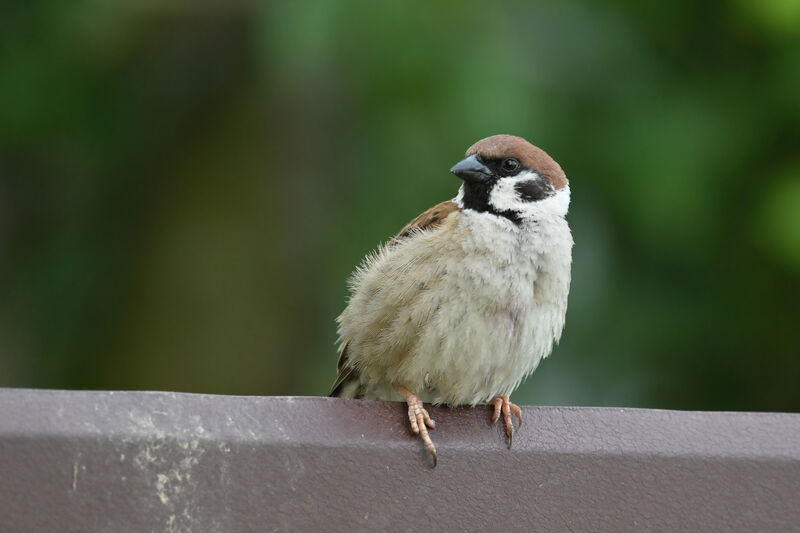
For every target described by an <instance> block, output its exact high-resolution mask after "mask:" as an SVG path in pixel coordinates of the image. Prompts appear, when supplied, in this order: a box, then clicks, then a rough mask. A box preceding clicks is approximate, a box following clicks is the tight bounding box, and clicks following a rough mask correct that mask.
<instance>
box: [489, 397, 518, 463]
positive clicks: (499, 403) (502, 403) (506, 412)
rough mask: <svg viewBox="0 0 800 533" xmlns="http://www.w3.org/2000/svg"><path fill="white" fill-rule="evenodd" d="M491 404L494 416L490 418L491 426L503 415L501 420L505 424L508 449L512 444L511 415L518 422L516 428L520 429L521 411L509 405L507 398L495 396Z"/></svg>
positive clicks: (512, 427) (512, 428)
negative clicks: (512, 414)
mask: <svg viewBox="0 0 800 533" xmlns="http://www.w3.org/2000/svg"><path fill="white" fill-rule="evenodd" d="M492 403H493V404H494V415H493V416H492V424H494V423H496V422H497V421H498V420H499V419H500V413H503V420H504V421H505V423H506V436H507V437H508V449H509V450H510V449H511V445H512V444H513V442H514V424H513V422H512V421H511V413H514V415H515V416H516V417H517V420H518V421H519V424H518V426H519V427H522V410H521V409H520V408H519V407H518V406H516V405H514V404H513V403H511V401H510V400H509V399H508V396H497V397H496V398H495V399H494V400H493V401H492Z"/></svg>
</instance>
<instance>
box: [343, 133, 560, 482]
mask: <svg viewBox="0 0 800 533" xmlns="http://www.w3.org/2000/svg"><path fill="white" fill-rule="evenodd" d="M450 172H452V173H453V174H455V175H456V176H458V177H459V178H460V179H461V180H462V181H463V183H462V184H461V186H460V187H459V189H458V194H457V195H456V197H455V198H454V199H453V200H449V201H446V202H442V203H440V204H438V205H435V206H434V207H432V208H430V209H428V210H427V211H425V212H424V213H422V214H421V215H419V216H418V217H417V218H415V219H414V220H412V221H411V222H410V223H408V224H407V225H406V226H405V227H404V228H403V229H401V230H400V232H399V233H398V234H397V235H396V236H395V237H394V238H392V239H391V240H390V241H388V243H386V244H385V245H382V246H379V247H378V249H377V250H376V251H374V252H372V253H370V254H368V255H367V257H366V258H365V259H364V260H363V262H362V263H361V265H360V266H359V267H357V268H356V270H355V272H354V273H353V274H352V276H351V278H350V282H349V286H350V298H349V301H348V303H347V306H346V308H345V310H344V311H343V312H342V314H341V315H340V316H339V317H338V318H337V323H338V334H339V361H338V365H337V370H338V375H337V378H336V381H335V382H334V384H333V387H332V389H331V392H330V395H331V396H337V397H342V398H362V399H372V400H390V401H405V402H406V403H407V404H408V420H409V422H410V423H411V430H412V431H413V432H414V433H415V434H417V435H419V436H420V438H421V439H422V441H423V442H424V444H425V446H426V447H427V450H428V452H429V453H430V455H431V457H432V460H433V466H434V467H435V466H436V462H437V458H436V447H435V446H434V444H433V441H432V440H431V438H430V435H429V433H428V429H429V428H430V429H433V428H434V427H435V423H434V421H433V420H432V419H431V417H430V415H429V414H428V411H427V410H426V409H425V408H424V406H423V402H426V403H432V404H434V405H439V404H446V405H451V406H465V405H466V406H473V407H474V406H476V405H478V404H491V405H492V406H493V408H494V413H493V416H492V423H495V422H497V420H498V419H499V418H500V415H501V414H502V415H503V420H504V422H505V426H506V435H507V442H508V446H509V448H511V443H512V440H513V434H514V425H513V422H512V419H511V414H512V413H513V414H514V415H515V416H516V418H517V419H518V421H519V422H518V424H519V425H521V424H522V413H521V411H520V409H519V407H518V406H516V405H514V404H513V403H511V401H510V399H509V397H510V395H511V393H512V391H514V389H516V388H517V386H518V385H519V384H520V383H521V382H522V381H523V380H524V379H525V378H526V377H527V376H528V375H530V374H531V373H532V372H533V371H534V370H535V369H536V367H537V366H538V365H539V363H540V362H541V360H542V359H543V358H545V357H547V356H548V355H549V354H550V352H551V351H552V349H553V346H554V344H556V343H557V342H558V341H559V339H560V337H561V331H562V329H563V327H564V319H565V315H566V311H567V296H568V294H569V285H570V269H571V266H572V245H573V240H572V234H571V232H570V229H569V225H568V224H567V221H566V219H565V216H566V214H567V209H568V207H569V201H570V189H569V181H568V180H567V177H566V175H565V174H564V171H563V170H562V169H561V167H560V166H559V165H558V163H556V162H555V161H554V160H553V159H552V158H551V157H550V156H549V155H547V153H545V152H544V151H543V150H541V149H539V148H537V147H536V146H534V145H532V144H531V143H529V142H528V141H526V140H525V139H523V138H521V137H515V136H512V135H494V136H492V137H487V138H485V139H482V140H480V141H478V142H476V143H475V144H473V145H472V146H470V147H469V149H468V150H467V152H466V157H465V158H464V159H463V160H461V161H460V162H458V163H456V164H455V166H453V168H451V169H450Z"/></svg>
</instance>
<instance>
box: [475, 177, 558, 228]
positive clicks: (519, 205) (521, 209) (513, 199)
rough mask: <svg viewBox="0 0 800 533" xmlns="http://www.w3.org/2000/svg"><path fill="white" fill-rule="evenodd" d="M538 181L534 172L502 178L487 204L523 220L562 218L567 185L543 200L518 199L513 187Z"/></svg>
mask: <svg viewBox="0 0 800 533" xmlns="http://www.w3.org/2000/svg"><path fill="white" fill-rule="evenodd" d="M533 179H539V175H538V174H536V173H535V172H531V171H526V172H522V173H520V174H518V175H516V176H513V177H510V178H502V179H501V180H499V181H498V182H497V184H496V185H495V186H494V188H493V189H492V192H491V193H490V194H489V203H491V204H492V206H493V207H494V208H495V209H497V210H499V211H515V212H517V213H519V214H520V216H521V217H522V218H523V219H526V218H539V217H542V216H547V215H557V216H562V217H563V216H564V215H566V214H567V209H568V208H569V196H570V191H569V185H567V186H565V187H564V188H563V189H559V190H558V191H556V192H555V194H553V195H552V196H549V197H547V198H545V199H543V200H538V201H527V200H523V199H522V198H520V197H519V193H518V192H517V190H516V188H515V186H516V185H517V184H518V183H520V182H523V181H529V180H533Z"/></svg>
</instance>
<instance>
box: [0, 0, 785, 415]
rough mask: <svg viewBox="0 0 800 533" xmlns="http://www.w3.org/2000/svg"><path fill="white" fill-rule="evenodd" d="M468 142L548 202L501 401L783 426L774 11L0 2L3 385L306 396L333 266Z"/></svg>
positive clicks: (781, 209)
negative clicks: (558, 274) (535, 295)
mask: <svg viewBox="0 0 800 533" xmlns="http://www.w3.org/2000/svg"><path fill="white" fill-rule="evenodd" d="M495 133H512V134H516V135H521V136H524V137H526V138H528V139H530V140H531V141H532V142H534V143H535V144H537V145H539V146H541V147H542V148H544V149H545V150H547V151H548V152H549V153H550V154H551V155H553V156H554V158H555V159H556V160H558V161H559V162H560V163H561V165H562V166H563V168H564V169H565V171H566V172H567V175H568V176H569V177H570V179H571V186H572V191H573V193H572V194H573V197H572V209H571V212H570V215H569V220H570V224H571V226H572V229H573V233H574V237H575V243H576V244H575V249H574V267H573V285H572V293H571V295H570V304H569V312H568V316H567V327H566V330H565V332H564V336H563V338H562V342H561V345H560V346H559V347H558V348H557V349H556V351H555V353H554V356H553V357H551V358H549V359H547V360H545V361H544V362H543V364H542V365H541V367H540V368H539V370H538V371H537V373H536V374H535V375H534V376H533V377H531V378H530V379H528V381H527V382H526V383H525V384H524V385H523V386H522V387H521V388H520V390H519V391H518V392H517V393H516V394H515V397H514V398H515V400H516V401H517V402H518V403H526V404H527V403H538V404H588V405H616V406H639V407H663V408H688V409H736V410H743V409H746V410H781V411H800V357H798V356H799V355H800V151H799V150H798V146H799V145H798V140H799V139H800V2H798V1H796V0H738V1H731V2H694V1H677V2H669V3H664V2H662V3H642V2H635V1H632V0H617V1H611V2H604V3H602V4H599V3H595V2H590V1H585V2H583V1H574V0H570V1H564V2H552V3H551V2H509V3H489V2H480V3H471V2H454V1H449V2H373V1H359V2H356V1H346V0H333V1H327V0H315V1H305V2H260V3H250V2H243V1H239V2H228V1H225V2H222V1H219V2H217V1H194V2H190V1H188V0H187V1H179V0H172V1H170V0H166V1H158V2H156V1H154V0H144V1H133V0H128V1H119V2H110V1H99V0H97V1H85V0H78V1H76V2H56V1H50V2H17V3H3V4H2V7H0V385H3V386H24V387H61V388H93V389H94V388H99V389H168V390H177V391H195V392H208V393H229V394H273V395H277V394H303V395H324V394H326V393H327V391H328V387H329V386H330V384H331V382H332V380H333V378H334V373H335V364H336V357H337V353H336V349H335V347H334V343H335V325H334V318H335V317H336V315H337V314H338V313H339V312H340V311H341V309H342V308H343V306H344V302H345V299H346V285H345V280H346V278H347V276H348V275H349V273H350V272H351V270H352V269H353V267H354V266H355V265H356V264H357V263H358V262H359V261H360V260H361V258H362V257H363V256H364V254H365V253H367V252H368V251H369V250H371V249H372V248H374V247H375V245H376V244H377V243H378V242H380V241H382V240H386V239H387V238H389V237H390V236H391V235H393V234H394V233H395V232H396V231H397V230H398V229H399V228H400V227H402V226H403V225H404V224H405V223H406V222H407V221H408V220H410V219H411V218H412V217H414V216H415V215H416V214H418V213H419V212H420V211H422V210H423V209H425V208H427V207H429V206H431V205H433V204H434V203H437V202H439V201H442V200H445V199H448V198H451V197H453V196H454V195H455V192H456V189H457V186H458V184H459V183H458V180H457V179H456V178H455V177H453V176H452V175H450V174H448V169H449V168H450V166H451V165H452V164H453V163H455V162H456V161H458V160H459V159H460V157H461V156H462V154H463V151H464V150H465V149H466V148H467V146H469V145H470V144H471V143H473V142H474V141H475V140H477V139H479V138H482V137H485V136H488V135H491V134H495ZM465 356H467V355H466V354H465Z"/></svg>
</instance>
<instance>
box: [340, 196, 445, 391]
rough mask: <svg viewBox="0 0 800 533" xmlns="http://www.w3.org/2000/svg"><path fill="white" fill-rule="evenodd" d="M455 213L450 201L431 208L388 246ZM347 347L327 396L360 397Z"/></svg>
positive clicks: (356, 371)
mask: <svg viewBox="0 0 800 533" xmlns="http://www.w3.org/2000/svg"><path fill="white" fill-rule="evenodd" d="M455 211H458V205H456V203H455V202H453V201H451V200H448V201H446V202H442V203H440V204H437V205H435V206H433V207H431V208H430V209H428V210H427V211H425V212H424V213H422V214H421V215H419V216H418V217H417V218H415V219H414V220H412V221H411V222H409V223H408V224H406V225H405V227H403V229H401V230H400V233H398V234H397V235H395V236H394V238H393V239H392V240H391V241H389V246H394V245H395V244H397V243H398V242H400V241H402V240H403V239H405V238H407V237H408V236H409V235H411V234H412V233H414V232H415V231H421V230H426V229H433V228H435V227H437V226H438V225H439V224H441V223H442V222H443V221H444V219H445V218H447V217H448V216H449V215H450V214H451V213H453V212H455ZM349 346H350V341H349V340H347V341H345V343H344V345H343V346H342V352H341V353H340V354H339V361H338V362H337V364H336V370H337V376H336V381H335V382H334V383H333V386H332V387H331V392H330V393H329V394H328V395H329V396H345V397H351V398H360V397H361V395H362V391H361V387H360V386H357V387H353V385H355V383H354V382H357V381H358V378H359V375H358V369H357V368H355V367H354V366H353V365H351V364H350V361H349V358H348V353H347V349H348V347H349Z"/></svg>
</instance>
